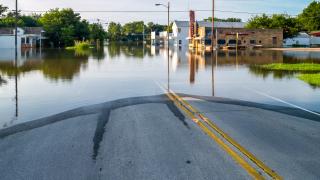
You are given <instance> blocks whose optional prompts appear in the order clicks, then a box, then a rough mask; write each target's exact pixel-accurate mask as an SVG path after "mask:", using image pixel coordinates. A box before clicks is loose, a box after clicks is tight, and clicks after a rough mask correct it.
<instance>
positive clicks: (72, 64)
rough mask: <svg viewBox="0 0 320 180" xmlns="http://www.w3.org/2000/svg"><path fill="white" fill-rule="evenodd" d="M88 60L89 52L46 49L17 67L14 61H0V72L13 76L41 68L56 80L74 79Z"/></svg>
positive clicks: (48, 76)
mask: <svg viewBox="0 0 320 180" xmlns="http://www.w3.org/2000/svg"><path fill="white" fill-rule="evenodd" d="M87 62H88V54H85V53H79V52H74V51H65V50H57V49H54V50H46V51H45V52H42V53H41V58H39V56H38V54H37V55H36V56H34V57H28V59H27V60H26V61H24V62H22V64H21V65H19V66H18V67H17V69H16V67H15V63H14V62H13V61H3V62H0V72H1V73H3V74H5V75H7V76H9V77H13V76H15V75H16V73H17V76H18V77H19V76H21V75H23V74H25V73H27V72H31V71H35V70H39V71H41V72H42V73H43V75H44V76H45V77H46V78H48V79H50V80H54V81H58V80H63V81H72V79H73V78H74V77H75V76H76V75H78V74H79V72H80V69H81V67H83V66H84V65H85V64H87Z"/></svg>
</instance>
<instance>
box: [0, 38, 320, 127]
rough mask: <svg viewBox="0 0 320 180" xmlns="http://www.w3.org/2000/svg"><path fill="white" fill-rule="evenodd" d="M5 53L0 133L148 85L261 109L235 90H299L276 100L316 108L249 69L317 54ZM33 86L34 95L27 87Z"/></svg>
mask: <svg viewBox="0 0 320 180" xmlns="http://www.w3.org/2000/svg"><path fill="white" fill-rule="evenodd" d="M2 52H3V53H2ZM12 55H14V54H12V52H11V50H0V91H1V94H0V95H1V97H0V98H2V99H3V100H1V102H0V117H2V119H3V120H2V119H1V120H0V128H1V127H2V126H10V125H12V124H14V123H16V122H14V120H15V119H18V120H17V122H19V121H21V119H23V120H26V119H27V120H30V119H36V118H39V117H40V115H38V114H41V117H43V116H45V115H49V114H54V113H59V112H61V111H64V110H67V109H72V108H74V107H79V106H84V105H90V104H94V103H99V102H105V101H107V100H114V99H119V98H125V97H132V96H143V95H151V94H152V95H154V94H161V93H163V91H162V90H161V89H160V88H159V87H158V85H157V84H156V83H155V82H161V83H162V84H164V85H170V88H172V89H173V90H175V91H176V92H182V93H189V94H197V95H206V96H210V95H211V96H219V97H229V98H235V99H243V100H248V101H256V102H261V103H270V101H269V100H266V99H263V98H261V97H257V96H255V95H253V94H252V93H248V91H247V90H243V89H241V88H242V86H243V85H246V86H248V87H250V88H252V89H260V90H261V89H262V90H268V91H270V93H271V94H273V95H275V96H276V97H281V96H282V95H283V94H282V93H281V92H282V91H279V89H283V91H285V89H286V87H287V86H291V87H292V89H295V90H296V91H300V92H293V93H292V94H291V95H287V93H285V94H286V96H288V97H284V98H286V99H287V100H289V101H291V102H292V103H296V104H299V103H304V104H302V105H303V106H304V107H307V108H310V109H313V110H318V109H319V110H320V107H319V106H320V105H319V103H317V102H314V99H317V98H319V95H317V92H319V91H317V90H314V89H312V91H309V90H310V89H311V88H310V87H309V86H308V85H307V84H305V83H304V82H300V81H299V80H296V81H294V80H295V79H296V78H292V77H293V76H294V73H289V72H279V71H277V72H272V71H266V70H262V69H259V68H257V65H262V64H269V63H297V62H299V63H300V62H314V63H320V61H319V59H320V54H318V55H317V53H310V54H309V55H308V56H307V57H313V59H312V58H311V59H309V58H300V56H299V55H297V56H295V55H294V53H289V54H288V53H287V52H282V51H262V50H256V51H216V52H214V53H213V54H211V53H204V52H199V51H189V50H188V49H184V48H182V49H170V50H169V51H167V49H166V48H158V47H152V46H148V45H144V46H142V45H141V44H140V45H139V44H138V45H137V44H131V45H129V44H122V45H119V44H110V45H108V46H106V47H104V48H101V49H90V50H88V51H66V50H62V49H43V50H42V51H39V50H35V49H29V50H22V51H20V52H18V54H17V57H18V58H17V61H15V59H14V57H12ZM168 55H169V59H170V60H169V62H168V61H167V57H168ZM80 75H81V76H80ZM270 75H273V78H272V77H271V78H270ZM283 78H285V81H282V82H281V83H280V84H279V81H276V80H278V79H283ZM291 78H292V79H291ZM62 82H63V83H62ZM265 82H268V83H265ZM38 86H39V89H41V90H37V89H34V87H38ZM278 91H279V92H278ZM306 92H308V93H306ZM304 93H305V94H307V96H308V97H305V96H304ZM61 98H63V99H64V102H63V103H62V102H61V101H60V100H59V99H61ZM306 98H308V100H304V99H306ZM301 99H303V101H301ZM18 100H19V101H18ZM13 107H14V108H13ZM18 107H19V108H18ZM18 109H19V114H18ZM18 115H19V116H20V117H19V118H16V117H17V116H18Z"/></svg>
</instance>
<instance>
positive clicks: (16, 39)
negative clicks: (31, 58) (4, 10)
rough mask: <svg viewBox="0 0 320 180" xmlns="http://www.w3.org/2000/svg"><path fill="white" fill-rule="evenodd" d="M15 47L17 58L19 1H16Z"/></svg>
mask: <svg viewBox="0 0 320 180" xmlns="http://www.w3.org/2000/svg"><path fill="white" fill-rule="evenodd" d="M14 29H15V33H14V47H15V56H17V55H18V52H17V48H18V0H16V10H15V22H14Z"/></svg>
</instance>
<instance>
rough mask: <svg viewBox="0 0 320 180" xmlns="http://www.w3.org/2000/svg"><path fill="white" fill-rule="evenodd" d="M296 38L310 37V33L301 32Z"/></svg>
mask: <svg viewBox="0 0 320 180" xmlns="http://www.w3.org/2000/svg"><path fill="white" fill-rule="evenodd" d="M295 38H310V35H309V34H307V33H305V32H300V33H299V34H298V35H297V36H295Z"/></svg>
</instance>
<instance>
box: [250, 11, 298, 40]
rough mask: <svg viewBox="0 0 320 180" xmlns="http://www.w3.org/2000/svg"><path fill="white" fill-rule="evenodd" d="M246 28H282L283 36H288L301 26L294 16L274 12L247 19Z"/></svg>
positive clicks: (294, 33) (292, 34)
mask: <svg viewBox="0 0 320 180" xmlns="http://www.w3.org/2000/svg"><path fill="white" fill-rule="evenodd" d="M246 27H247V28H251V29H253V28H258V29H262V28H266V29H267V28H268V29H279V28H281V29H283V37H284V38H288V37H292V36H294V35H296V34H297V33H298V32H299V31H300V30H301V27H300V26H299V23H298V21H297V19H296V18H293V17H291V16H289V15H287V14H274V15H272V16H267V15H266V14H263V15H261V16H255V17H253V18H251V19H250V20H249V21H248V24H247V25H246Z"/></svg>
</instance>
